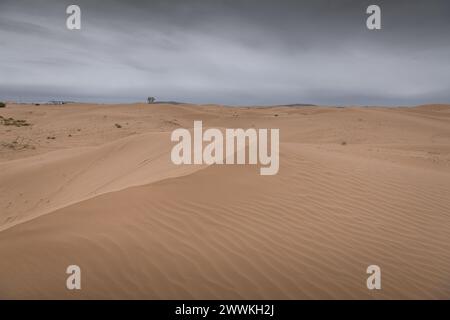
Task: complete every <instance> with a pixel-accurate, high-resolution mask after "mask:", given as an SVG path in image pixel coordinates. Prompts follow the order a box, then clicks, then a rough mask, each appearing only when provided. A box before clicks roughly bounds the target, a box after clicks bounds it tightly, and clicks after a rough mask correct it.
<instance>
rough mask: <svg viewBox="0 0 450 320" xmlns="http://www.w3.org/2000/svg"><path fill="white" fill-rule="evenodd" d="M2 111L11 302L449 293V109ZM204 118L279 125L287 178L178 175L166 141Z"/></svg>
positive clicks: (1, 261)
mask: <svg viewBox="0 0 450 320" xmlns="http://www.w3.org/2000/svg"><path fill="white" fill-rule="evenodd" d="M0 116H2V117H3V118H1V119H0V299H16V298H25V299H36V298H44V299H47V298H57V299H81V298H104V299H110V298H111V299H115V298H126V299H134V298H145V299H147V298H149V299H152V298H155V299H185V298H186V299H190V298H193V299H196V298H202V299H228V298H230V299H232V298H233V299H234V298H236V299H239V298H249V299H259V298H267V299H308V298H325V299H335V298H342V299H351V298H362V299H385V298H388V299H391V298H412V299H415V298H425V299H428V298H433V299H435V298H437V299H445V298H446V299H448V298H450V106H445V105H428V106H420V107H414V108H376V107H364V108H363V107H348V108H334V107H271V108H238V107H223V106H214V105H202V106H197V105H166V104H153V105H145V104H131V105H88V104H68V105H63V106H49V105H40V106H34V105H13V104H10V105H8V106H7V107H6V108H1V109H0ZM9 118H12V119H13V120H11V119H9ZM17 120H26V122H23V121H22V122H21V121H17ZM194 120H202V121H203V125H204V126H205V127H219V128H252V127H254V128H279V129H280V170H279V173H278V174H277V175H275V176H261V175H260V174H259V166H251V165H230V166H224V165H222V166H218V165H212V166H175V165H173V164H172V162H171V160H170V151H171V148H172V147H173V145H174V143H173V142H171V141H170V134H171V132H172V130H173V129H175V128H178V127H187V128H191V127H192V126H193V121H194ZM7 124H9V125H7ZM27 124H28V125H27ZM73 264H75V265H79V266H80V267H81V270H82V290H79V291H69V290H67V289H66V279H67V277H68V275H67V274H66V268H67V266H69V265H73ZM372 264H376V265H379V266H380V267H381V271H382V289H381V290H372V291H370V290H368V289H367V287H366V279H367V277H368V275H367V274H366V268H367V266H369V265H372Z"/></svg>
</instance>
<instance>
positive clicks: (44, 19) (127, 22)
mask: <svg viewBox="0 0 450 320" xmlns="http://www.w3.org/2000/svg"><path fill="white" fill-rule="evenodd" d="M375 2H376V3H377V4H378V5H380V7H381V9H382V30H380V31H369V30H367V29H366V26H365V20H366V17H367V15H366V14H365V10H366V8H367V6H368V5H370V4H373V3H374V2H373V1H365V0H363V1H356V0H354V1H353V0H352V1H350V0H341V1H325V0H322V1H320V0H319V1H298V0H297V1H287V0H278V1H276V0H271V1H269V0H267V1H266V0H247V1H246V0H243V1H216V0H183V1H181V0H180V1H177V0H171V1H168V0H164V1H163V0H160V1H126V2H125V1H112V0H110V1H95V2H94V1H86V0H79V1H75V2H74V1H56V0H49V1H42V0H41V1H40V0H34V1H21V0H15V1H10V0H2V2H1V3H0V71H1V75H2V76H1V77H0V99H3V100H20V101H46V100H50V99H64V100H76V101H97V102H133V101H144V100H145V99H146V97H147V96H149V95H152V96H156V97H157V98H158V100H178V101H188V102H195V103H208V102H214V103H223V104H239V105H252V104H254V105H261V104H262V105H268V104H288V103H316V104H333V105H336V104H341V105H342V104H343V105H354V104H360V105H361V104H362V105H405V104H420V103H426V102H450V59H449V57H450V37H449V34H450V19H449V14H450V3H449V2H448V1H445V0H442V1H441V0H439V1H437V0H436V1H416V0H409V1H392V0H391V1H381V0H379V1H375ZM73 3H76V4H78V5H79V6H80V7H81V10H82V29H81V30H80V31H69V30H67V29H66V24H65V21H66V18H67V15H66V13H65V11H66V8H67V6H68V5H70V4H73Z"/></svg>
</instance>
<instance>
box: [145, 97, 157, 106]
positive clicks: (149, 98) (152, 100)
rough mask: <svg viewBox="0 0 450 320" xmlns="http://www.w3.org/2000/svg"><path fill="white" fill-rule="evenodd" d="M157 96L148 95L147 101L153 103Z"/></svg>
mask: <svg viewBox="0 0 450 320" xmlns="http://www.w3.org/2000/svg"><path fill="white" fill-rule="evenodd" d="M155 100H156V99H155V97H148V98H147V102H148V103H149V104H150V103H153V102H155Z"/></svg>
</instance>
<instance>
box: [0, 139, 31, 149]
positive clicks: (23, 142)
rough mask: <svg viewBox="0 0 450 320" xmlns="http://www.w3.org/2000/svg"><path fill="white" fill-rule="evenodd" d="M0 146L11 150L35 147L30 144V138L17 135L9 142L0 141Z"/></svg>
mask: <svg viewBox="0 0 450 320" xmlns="http://www.w3.org/2000/svg"><path fill="white" fill-rule="evenodd" d="M1 145H2V147H4V148H7V149H11V150H16V151H17V150H24V149H32V150H33V149H36V147H35V146H33V145H32V144H31V140H30V139H26V138H23V137H17V138H16V139H15V140H14V141H11V142H2V144H1Z"/></svg>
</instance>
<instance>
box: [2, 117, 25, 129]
mask: <svg viewBox="0 0 450 320" xmlns="http://www.w3.org/2000/svg"><path fill="white" fill-rule="evenodd" d="M0 124H3V125H4V126H16V127H28V126H29V125H30V124H29V123H28V122H27V120H18V119H14V118H4V117H3V116H0Z"/></svg>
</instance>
